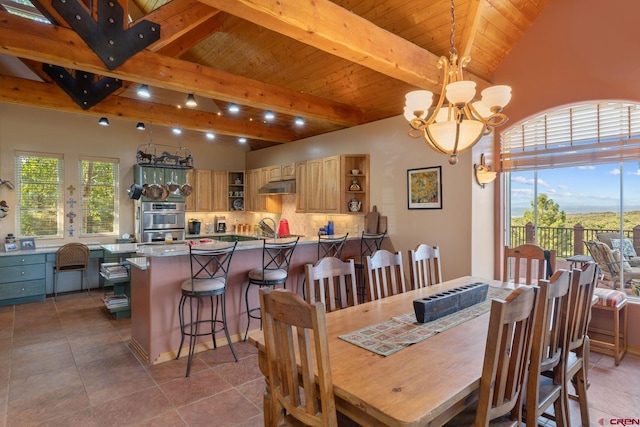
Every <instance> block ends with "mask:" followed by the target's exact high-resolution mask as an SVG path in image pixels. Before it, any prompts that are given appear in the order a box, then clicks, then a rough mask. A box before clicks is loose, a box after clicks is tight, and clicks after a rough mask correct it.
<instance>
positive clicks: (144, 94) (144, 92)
mask: <svg viewBox="0 0 640 427" xmlns="http://www.w3.org/2000/svg"><path fill="white" fill-rule="evenodd" d="M136 93H137V94H138V96H139V97H140V98H150V97H151V92H149V86H147V85H141V86H140V87H139V88H138V91H137V92H136Z"/></svg>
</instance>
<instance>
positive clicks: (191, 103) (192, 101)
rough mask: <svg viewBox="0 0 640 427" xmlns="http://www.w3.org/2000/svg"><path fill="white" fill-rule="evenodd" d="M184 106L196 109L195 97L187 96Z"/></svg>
mask: <svg viewBox="0 0 640 427" xmlns="http://www.w3.org/2000/svg"><path fill="white" fill-rule="evenodd" d="M184 105H186V106H187V107H197V106H198V101H196V97H195V96H194V95H193V94H192V93H190V94H189V95H187V100H186V101H185V103H184Z"/></svg>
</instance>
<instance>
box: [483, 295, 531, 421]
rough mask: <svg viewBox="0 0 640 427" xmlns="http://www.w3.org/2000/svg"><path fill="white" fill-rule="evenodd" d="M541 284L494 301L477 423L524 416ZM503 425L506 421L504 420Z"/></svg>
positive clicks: (518, 418) (515, 418)
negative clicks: (527, 375) (527, 374)
mask: <svg viewBox="0 0 640 427" xmlns="http://www.w3.org/2000/svg"><path fill="white" fill-rule="evenodd" d="M537 295H538V287H537V286H522V287H519V288H517V289H516V290H514V291H513V292H511V293H510V294H509V295H508V296H507V297H506V298H505V299H504V301H503V300H499V299H494V300H492V301H491V313H490V315H489V316H490V317H489V334H488V335H487V345H486V347H485V355H484V363H483V366H482V377H481V378H480V391H479V400H478V407H477V410H476V417H475V425H476V426H488V425H489V421H490V420H493V419H496V418H498V417H502V416H503V415H507V414H511V418H512V419H514V420H521V419H522V404H521V402H522V390H523V386H524V382H525V378H526V372H527V366H528V363H529V356H530V353H531V343H532V337H533V327H534V318H535V317H534V314H535V307H536V302H537ZM501 425H502V424H501Z"/></svg>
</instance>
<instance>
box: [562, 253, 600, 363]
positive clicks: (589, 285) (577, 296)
mask: <svg viewBox="0 0 640 427" xmlns="http://www.w3.org/2000/svg"><path fill="white" fill-rule="evenodd" d="M597 270H598V269H597V264H596V263H595V262H589V263H586V264H585V265H583V266H582V268H581V269H579V270H578V269H575V270H573V275H572V280H571V290H570V293H571V296H570V304H569V314H568V316H569V326H568V328H567V333H568V337H567V348H568V350H569V351H574V350H576V349H578V348H580V347H582V346H583V345H584V340H585V336H586V335H587V328H588V327H589V321H590V320H591V300H592V299H593V292H594V290H595V288H596V283H597V280H598V276H597Z"/></svg>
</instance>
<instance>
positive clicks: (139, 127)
mask: <svg viewBox="0 0 640 427" xmlns="http://www.w3.org/2000/svg"><path fill="white" fill-rule="evenodd" d="M136 129H138V130H145V129H146V127H145V126H144V123H142V122H138V124H137V125H136Z"/></svg>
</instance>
